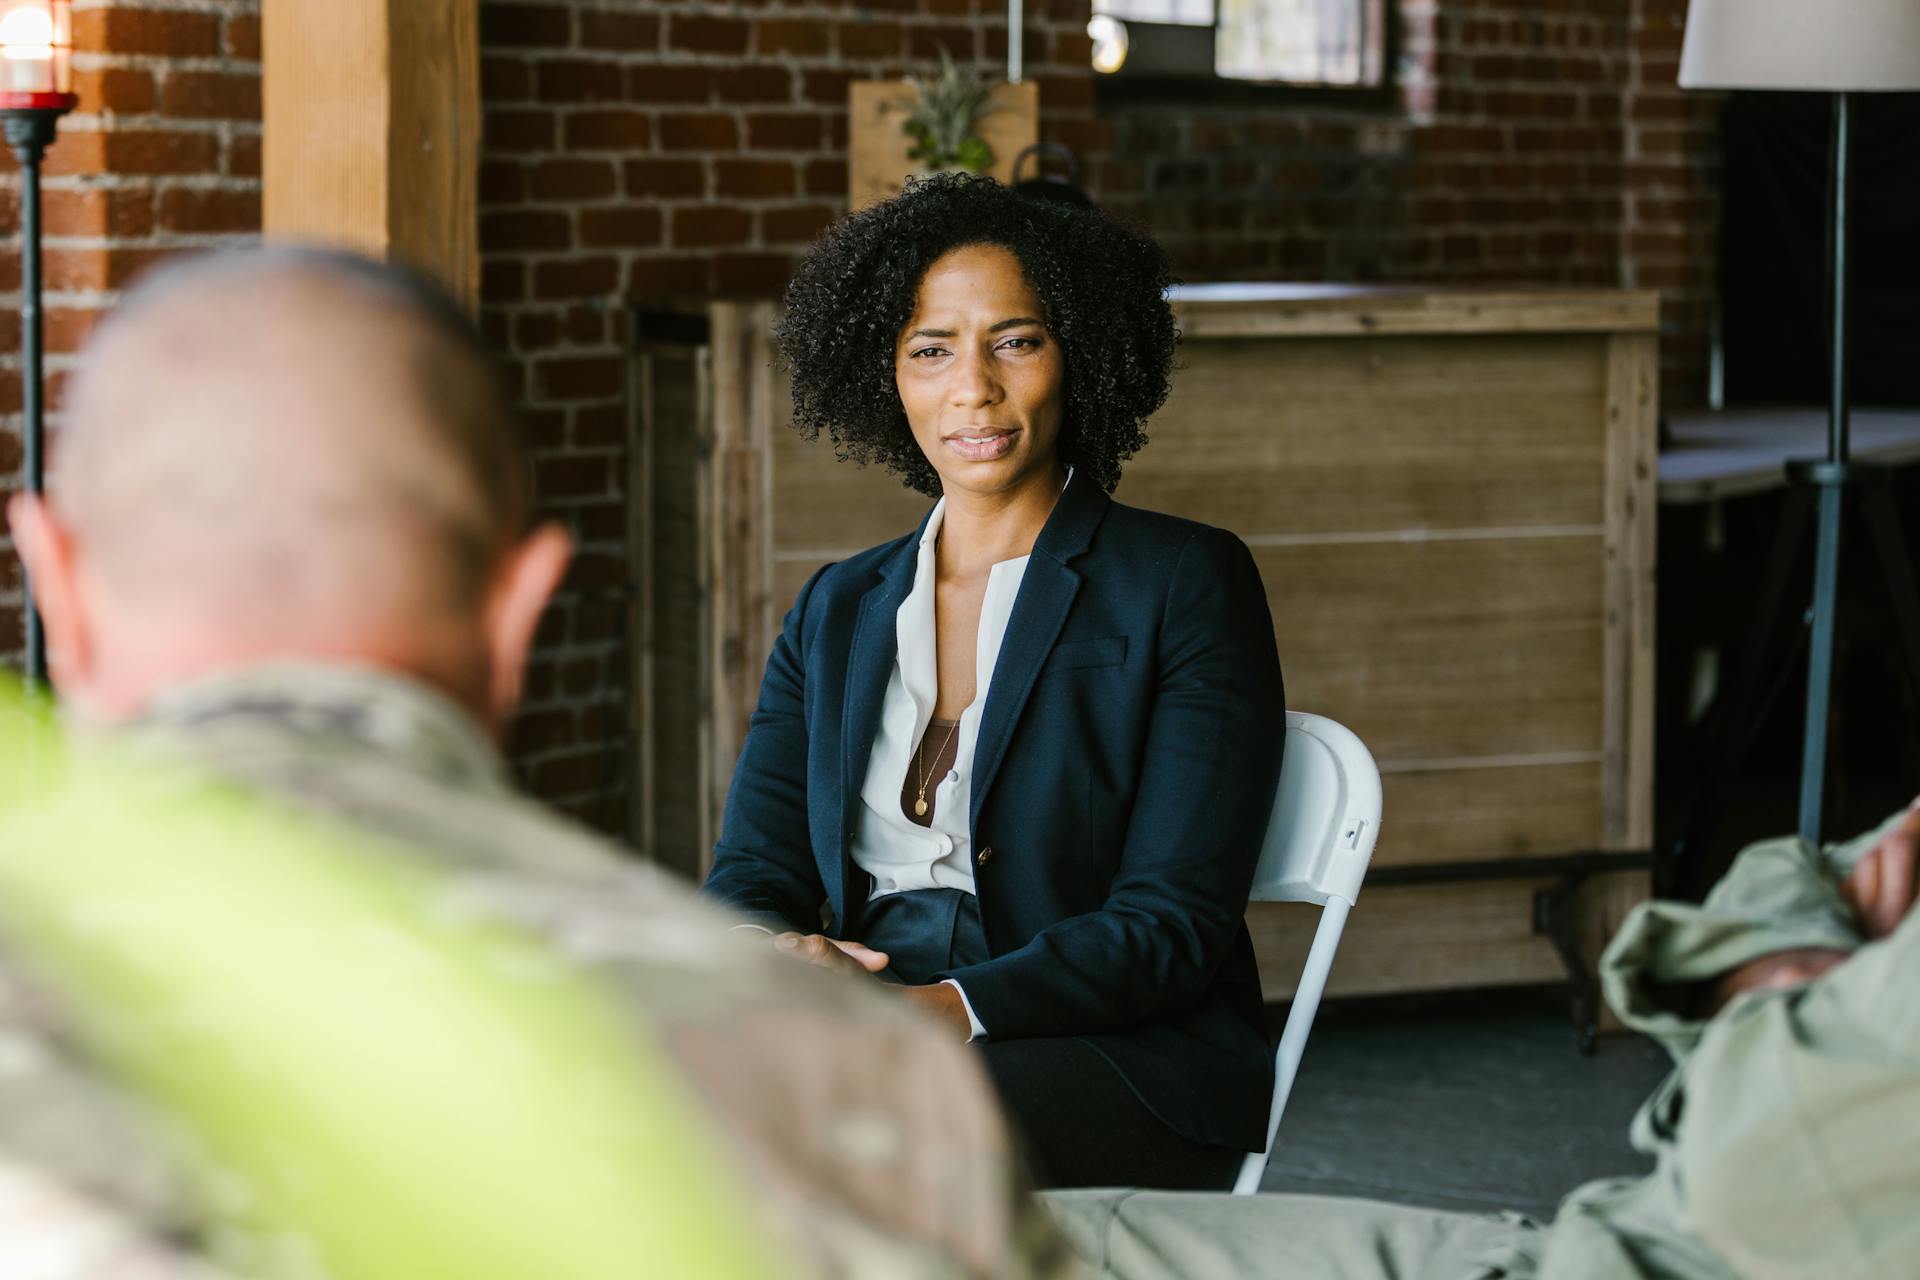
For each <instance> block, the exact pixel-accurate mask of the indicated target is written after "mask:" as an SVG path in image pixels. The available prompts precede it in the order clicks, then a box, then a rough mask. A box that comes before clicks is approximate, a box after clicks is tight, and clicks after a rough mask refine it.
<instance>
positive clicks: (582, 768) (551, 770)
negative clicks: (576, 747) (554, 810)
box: [528, 749, 608, 800]
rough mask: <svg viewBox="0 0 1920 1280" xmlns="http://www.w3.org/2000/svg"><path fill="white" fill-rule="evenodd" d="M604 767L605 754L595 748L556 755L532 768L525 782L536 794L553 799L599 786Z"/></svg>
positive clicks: (605, 769)
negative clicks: (531, 774) (530, 774)
mask: <svg viewBox="0 0 1920 1280" xmlns="http://www.w3.org/2000/svg"><path fill="white" fill-rule="evenodd" d="M607 767H608V762H607V758H606V755H605V753H604V752H602V751H600V750H598V749H594V750H591V751H579V752H575V753H573V754H571V755H564V756H556V757H555V758H553V759H551V760H546V761H542V762H541V763H540V764H538V765H536V766H535V767H534V770H533V776H532V778H531V779H530V781H529V784H528V785H529V786H530V787H531V788H532V790H533V793H534V794H535V795H537V796H540V797H542V798H545V799H547V800H552V799H554V798H556V797H559V796H564V795H568V794H570V793H573V792H578V791H589V790H592V789H593V788H595V787H598V786H599V785H600V784H601V783H602V782H603V781H604V780H605V778H606V773H607Z"/></svg>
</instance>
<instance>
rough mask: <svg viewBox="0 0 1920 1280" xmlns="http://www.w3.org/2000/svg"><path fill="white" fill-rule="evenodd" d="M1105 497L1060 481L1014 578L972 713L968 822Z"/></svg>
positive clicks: (1028, 689) (1067, 605)
mask: <svg viewBox="0 0 1920 1280" xmlns="http://www.w3.org/2000/svg"><path fill="white" fill-rule="evenodd" d="M1112 502H1113V500H1112V499H1111V498H1109V497H1107V495H1106V494H1105V493H1104V492H1102V491H1101V489H1100V486H1099V485H1097V484H1094V483H1093V482H1092V481H1090V480H1087V479H1086V478H1085V477H1081V478H1079V479H1078V480H1076V481H1074V482H1073V483H1070V484H1068V485H1067V488H1066V491H1065V492H1064V493H1062V494H1061V495H1060V501H1059V502H1058V503H1056V504H1055V505H1054V508H1053V514H1052V515H1051V516H1049V517H1048V518H1047V524H1046V527H1045V528H1044V529H1042V530H1041V531H1040V537H1039V539H1038V540H1037V541H1036V542H1035V543H1034V544H1033V558H1032V559H1031V560H1029V561H1028V562H1027V572H1026V576H1025V577H1023V578H1022V579H1021V580H1020V594H1019V596H1018V598H1016V599H1015V600H1014V602H1013V616H1012V617H1010V618H1009V619H1007V632H1006V635H1005V636H1004V637H1003V638H1002V639H1001V641H1000V656H999V658H998V659H997V660H996V661H995V662H994V664H993V683H992V685H991V686H990V687H989V688H988V690H987V706H986V710H985V711H984V712H982V713H981V716H980V736H979V738H978V739H976V740H975V742H974V747H973V797H972V802H971V804H970V805H969V806H968V814H967V817H968V821H969V824H971V823H973V822H977V821H978V820H979V818H980V805H981V802H982V801H984V800H985V799H986V796H987V792H988V791H989V790H990V789H991V788H992V786H993V779H994V775H995V774H997V773H998V772H999V771H1000V761H1001V759H1002V758H1003V757H1004V756H1005V755H1006V752H1007V742H1008V740H1009V739H1010V738H1012V736H1013V728H1014V726H1015V725H1016V724H1018V723H1019V721H1020V713H1021V712H1022V711H1023V710H1025V709H1026V705H1027V697H1028V695H1030V694H1031V693H1032V692H1033V682H1034V681H1035V680H1036V679H1038V678H1039V676H1040V668H1041V667H1043V666H1044V665H1046V661H1047V655H1048V654H1049V653H1051V652H1053V642H1054V641H1055V640H1056V639H1058V638H1059V635H1060V628H1061V627H1062V626H1064V625H1065V624H1066V621H1067V612H1068V610H1070V609H1071V608H1072V607H1073V599H1074V597H1075V596H1076V595H1078V594H1079V592H1080V575H1079V574H1078V573H1075V572H1074V571H1073V570H1072V569H1071V568H1069V567H1068V566H1067V562H1068V561H1069V560H1071V559H1073V558H1074V557H1075V556H1078V555H1079V554H1080V553H1082V552H1083V551H1085V550H1086V549H1087V547H1088V546H1089V545H1090V544H1091V543H1092V541H1093V531H1094V530H1095V529H1096V528H1098V527H1099V524H1100V520H1101V517H1103V516H1105V515H1106V513H1107V508H1108V507H1109V506H1111V505H1112Z"/></svg>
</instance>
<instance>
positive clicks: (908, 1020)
mask: <svg viewBox="0 0 1920 1280" xmlns="http://www.w3.org/2000/svg"><path fill="white" fill-rule="evenodd" d="M113 735H114V738H115V739H116V741H117V742H119V743H121V744H123V745H125V744H131V745H132V747H133V748H134V749H135V750H136V751H139V752H152V753H154V754H155V757H156V763H158V762H159V761H161V760H165V761H180V760H185V761H189V762H191V763H193V764H195V765H198V766H203V767H206V768H208V769H210V770H211V771H212V772H213V773H215V774H216V775H219V776H223V777H226V778H229V779H231V780H234V781H237V782H240V783H242V784H244V785H246V786H248V787H250V788H253V789H255V790H257V791H259V792H261V793H263V794H266V795H270V796H273V797H275V798H277V799H278V800H280V801H282V802H285V803H287V804H290V805H293V806H297V807H298V808H299V809H301V810H303V811H305V812H307V813H309V814H316V815H322V816H324V817H326V818H328V819H330V820H334V821H337V822H338V823H340V824H341V828H342V829H343V830H344V831H347V832H352V831H363V832H368V833H372V834H376V835H378V836H380V837H382V838H383V839H384V840H385V841H387V842H390V843H391V845H392V846H393V847H394V848H395V849H396V850H398V852H397V853H396V854H395V855H394V856H396V857H402V858H409V859H416V860H418V861H419V863H420V864H421V865H422V866H424V867H427V868H430V869H432V870H433V871H434V872H435V873H436V877H435V878H436V881H437V882H438V883H440V884H441V885H442V886H443V888H441V889H440V890H439V892H440V893H441V894H443V895H444V899H445V900H444V901H443V902H442V903H440V909H441V910H444V911H445V912H447V913H449V915H450V916H453V917H460V916H465V915H468V914H475V915H478V916H480V917H482V918H485V919H488V920H497V921H501V922H504V923H506V924H509V925H512V926H516V927H518V928H520V929H522V930H525V931H528V932H530V933H531V934H533V935H534V936H536V937H538V938H540V939H543V940H544V941H545V942H546V943H547V944H548V945H549V946H550V947H551V948H553V949H554V950H557V951H558V952H559V953H561V954H562V955H564V956H566V957H568V958H569V959H570V960H571V961H572V962H574V963H575V964H577V965H579V966H581V967H583V968H585V969H586V970H588V971H590V972H592V973H594V974H596V975H597V976H599V977H600V978H601V979H602V980H603V982H604V983H606V984H608V985H609V986H610V987H611V989H612V990H613V991H614V992H615V994H616V995H617V997H618V998H619V1000H620V1001H621V1003H622V1005H623V1006H624V1007H625V1008H627V1009H629V1010H630V1011H631V1013H632V1015H633V1016H634V1017H635V1018H636V1019H637V1020H638V1021H639V1022H641V1023H643V1024H644V1025H645V1027H646V1028H647V1030H648V1032H649V1034H650V1035H651V1037H652V1038H653V1040H654V1041H655V1042H656V1043H658V1044H659V1045H660V1046H661V1047H662V1048H664V1049H665V1050H666V1052H667V1054H668V1056H669V1058H670V1059H671V1060H672V1061H673V1062H674V1064H675V1065H676V1066H677V1067H678V1068H679V1070H680V1071H681V1073H683V1075H684V1077H685V1079H686V1080H687V1081H688V1082H689V1083H690V1084H691V1086H692V1089H693V1091H694V1093H695V1094H696V1095H697V1096H698V1097H699V1098H700V1099H701V1100H702V1102H704V1104H705V1106H706V1110H707V1112H708V1117H707V1118H708V1119H709V1121H710V1122H711V1125H712V1127H713V1128H714V1130H715V1131H716V1132H717V1133H719V1134H720V1135H722V1140H723V1142H724V1144H725V1147H726V1153H725V1154H726V1155H727V1157H729V1160H730V1162H731V1163H732V1164H733V1165H734V1166H735V1167H736V1168H737V1169H738V1170H739V1171H740V1172H741V1173H742V1174H743V1175H744V1177H745V1179H746V1181H747V1184H748V1185H749V1186H751V1188H752V1190H753V1196H752V1198H753V1201H754V1204H753V1205H751V1206H748V1207H749V1208H751V1209H752V1210H754V1211H756V1216H757V1217H758V1218H759V1219H760V1220H761V1221H762V1222H763V1223H764V1225H765V1227H766V1229H767V1232H768V1234H769V1235H770V1236H771V1238H772V1240H773V1243H774V1245H775V1247H776V1248H778V1249H779V1250H780V1251H781V1256H782V1259H783V1261H785V1262H788V1263H790V1264H791V1270H792V1272H793V1274H796V1275H806V1274H818V1275H835V1276H856V1277H858V1276H874V1277H883V1276H884V1277H894V1276H1015V1277H1018V1276H1049V1275H1071V1274H1077V1273H1078V1264H1077V1263H1076V1262H1075V1260H1074V1259H1073V1257H1072V1256H1071V1255H1070V1254H1069V1252H1068V1251H1067V1250H1066V1247H1065V1245H1064V1242H1063V1240H1062V1238H1061V1237H1060V1236H1059V1235H1058V1233H1057V1231H1056V1229H1055V1228H1054V1226H1053V1224H1052V1221H1051V1219H1050V1217H1049V1216H1048V1215H1047V1214H1046V1213H1045V1211H1044V1210H1043V1209H1041V1208H1040V1207H1039V1205H1038V1202H1037V1201H1035V1200H1033V1199H1032V1198H1031V1197H1029V1196H1028V1195H1026V1194H1025V1183H1024V1179H1023V1175H1022V1174H1021V1171H1020V1166H1019V1162H1018V1159H1017V1157H1016V1156H1015V1154H1014V1151H1013V1148H1012V1143H1011V1139H1010V1137H1009V1134H1008V1132H1007V1129H1006V1127H1005V1123H1004V1121H1003V1120H1002V1119H1001V1116H1000V1113H999V1110H998V1108H997V1105H996V1104H995V1101H994V1099H993V1096H992V1093H991V1090H990V1087H989V1085H988V1083H987V1081H986V1079H985V1076H984V1073H983V1071H982V1070H981V1068H980V1066H979V1064H978V1063H977V1061H976V1060H975V1058H974V1057H973V1055H972V1054H971V1053H970V1052H969V1051H967V1050H966V1049H965V1047H964V1046H962V1045H959V1044H957V1043H953V1042H951V1041H949V1040H948V1039H946V1038H945V1037H944V1035H942V1034H941V1033H940V1032H939V1031H938V1030H937V1029H935V1028H934V1027H932V1026H931V1025H930V1024H928V1023H926V1022H924V1021H923V1020H922V1019H921V1018H920V1017H919V1015H917V1014H916V1013H914V1012H913V1011H912V1010H911V1009H909V1008H908V1007H906V1006H905V1005H904V1003H902V1002H898V1001H897V1000H895V999H890V998H888V995H887V994H886V993H885V992H883V991H882V990H880V989H879V988H878V987H877V986H868V985H866V984H862V983H859V982H855V981H849V980H847V979H845V978H842V977H838V976H835V975H831V974H828V973H825V972H823V971H819V970H814V969H809V968H806V967H804V966H801V965H798V964H796V963H794V962H792V961H790V960H786V959H784V958H782V957H780V956H778V955H776V954H775V953H773V952H772V950H771V949H770V948H768V947H767V946H766V944H765V943H764V941H760V942H758V943H756V942H754V941H753V940H752V939H751V938H749V937H743V936H741V935H739V934H736V933H734V932H733V931H732V929H731V926H732V925H733V924H734V923H735V921H734V920H733V919H731V918H730V917H728V916H725V915H723V914H721V913H720V912H718V911H716V910H715V909H713V908H711V907H708V906H706V905H704V904H702V903H699V902H697V901H695V899H694V897H693V895H692V892H691V890H690V889H689V888H688V887H686V886H684V885H682V884H680V883H679V882H677V881H675V880H672V879H671V878H669V877H667V876H666V875H664V874H662V873H660V872H658V871H657V870H655V869H653V868H650V867H648V866H645V865H641V864H637V863H634V862H633V861H631V860H628V859H623V858H622V857H621V856H620V855H619V853H618V851H617V850H616V849H614V848H613V847H612V846H611V845H609V844H608V843H607V842H606V841H604V840H602V839H601V838H599V837H597V836H595V835H593V834H592V833H590V832H588V831H586V830H585V829H584V828H581V827H578V826H576V825H574V824H572V823H570V822H568V821H565V820H563V819H561V818H559V817H557V816H556V815H554V814H552V813H550V812H548V811H547V810H545V809H543V808H542V807H540V806H539V805H537V804H535V803H533V802H532V801H530V800H527V799H525V798H523V797H521V796H519V795H517V794H516V793H515V792H514V791H513V790H512V788H511V787H510V785H509V784H508V781H507V778H506V774H505V769H504V766H503V764H502V762H501V760H500V758H499V756H498V755H497V753H496V752H495V751H494V750H493V749H492V747H491V746H490V745H489V744H488V743H487V742H486V741H485V740H484V739H483V738H482V736H481V735H480V734H479V733H478V731H477V729H476V728H475V726H474V725H473V724H472V723H471V722H470V721H469V720H468V718H467V717H466V716H465V715H464V714H463V713H462V712H461V711H459V710H458V709H457V708H455V707H454V706H452V705H451V704H450V703H448V702H446V701H444V700H443V699H441V698H440V697H439V696H438V695H436V694H434V693H433V692H431V691H430V690H427V689H425V688H423V687H421V686H419V685H417V684H414V683H411V682H409V681H406V680H403V679H399V678H396V677H394V676H391V675H387V674H384V673H380V672H375V671H371V670H361V669H351V668H338V667H282V668H272V669H261V670H256V671H252V672H248V673H244V674H239V675H235V676H230V677H225V678H221V679H216V680H210V681H206V682H203V683H199V684H195V685H193V686H189V687H183V688H180V689H178V690H175V691H173V692H171V693H170V694H168V695H166V696H164V697H162V698H161V699H159V700H157V701H156V703H155V704H154V705H153V706H152V707H151V708H150V709H149V712H148V714H147V715H146V716H145V717H144V718H143V720H142V721H141V722H140V723H139V724H137V725H135V726H132V727H131V728H128V729H122V730H115V731H113ZM64 1016H65V1014H64V1011H63V1009H62V1008H61V1002H60V1001H59V999H58V998H57V996H55V995H54V994H52V993H50V992H48V991H46V990H43V989H41V988H39V987H37V986H36V985H35V983H34V982H33V981H32V980H30V979H28V978H26V977H24V976H23V975H22V974H21V973H20V972H19V970H18V967H17V966H14V965H9V964H6V963H5V961H4V956H0V1078H4V1079H5V1081H6V1087H5V1088H3V1089H0V1158H5V1159H9V1160H12V1161H15V1162H17V1166H18V1167H24V1168H29V1169H31V1171H32V1173H33V1176H35V1177H39V1178H45V1179H48V1180H50V1181H51V1183H52V1184H54V1185H57V1186H59V1187H62V1188H66V1189H69V1190H70V1191H71V1193H72V1194H73V1195H74V1196H75V1197H77V1199H76V1203H84V1204H85V1205H87V1206H88V1209H89V1211H90V1212H91V1211H94V1210H97V1209H99V1208H101V1207H104V1208H105V1209H108V1210H111V1211H112V1212H114V1213H117V1214H119V1215H121V1218H122V1229H123V1230H124V1231H127V1232H131V1231H133V1230H134V1229H136V1228H137V1229H138V1230H139V1231H142V1232H146V1233H149V1234H148V1238H149V1240H155V1239H157V1240H172V1241H179V1240H192V1239H193V1238H194V1234H195V1229H196V1224H197V1215H198V1209H197V1207H196V1204H195V1201H194V1197H193V1194H192V1192H191V1190H190V1183H189V1181H188V1179H187V1178H186V1177H185V1176H184V1175H183V1174H182V1172H181V1168H182V1160H181V1159H180V1158H179V1157H178V1155H177V1150H176V1148H174V1147H172V1146H170V1145H169V1144H168V1143H167V1142H165V1141H164V1139H163V1137H162V1135H163V1134H164V1131H165V1126H164V1124H161V1123H157V1122H156V1118H155V1117H146V1116H142V1115H140V1114H139V1113H138V1112H137V1111H136V1110H135V1109H134V1108H133V1106H132V1104H131V1103H130V1102H129V1101H128V1100H127V1099H126V1098H124V1097H123V1096H121V1095H120V1093H119V1091H118V1090H117V1089H116V1088H115V1087H113V1085H112V1084H111V1083H109V1082H107V1081H105V1080H104V1079H102V1078H101V1077H100V1076H99V1075H98V1073H97V1072H96V1071H94V1070H93V1069H92V1068H91V1067H89V1065H88V1064H87V1063H86V1062H85V1061H84V1059H83V1058H82V1057H81V1056H80V1055H79V1054H77V1053H76V1052H75V1051H74V1050H73V1048H72V1045H73V1041H74V1037H73V1035H72V1034H71V1028H69V1027H66V1026H65V1025H64V1023H63V1018H64ZM449 1158H453V1157H452V1156H451V1155H450V1157H449ZM528 1176H529V1177H538V1176H539V1172H538V1171H537V1170H534V1171H529V1175H528ZM129 1238H131V1236H129ZM9 1274H11V1273H9ZM22 1274H27V1273H25V1272H23V1273H22ZM34 1274H45V1275H47V1276H49V1277H52V1276H80V1275H100V1276H103V1277H117V1276H119V1275H121V1274H126V1275H137V1274H145V1273H142V1272H138V1271H135V1270H126V1271H124V1272H121V1271H113V1270H87V1269H85V1268H81V1269H77V1270H71V1271H60V1270H57V1269H56V1270H49V1271H45V1272H44V1273H34ZM163 1274H164V1273H163Z"/></svg>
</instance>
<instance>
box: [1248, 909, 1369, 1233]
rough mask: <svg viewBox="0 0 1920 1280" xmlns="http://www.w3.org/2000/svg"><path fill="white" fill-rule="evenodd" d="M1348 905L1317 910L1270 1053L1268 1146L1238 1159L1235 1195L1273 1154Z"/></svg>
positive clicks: (1251, 1187) (1255, 1180)
mask: <svg viewBox="0 0 1920 1280" xmlns="http://www.w3.org/2000/svg"><path fill="white" fill-rule="evenodd" d="M1351 909H1352V908H1351V906H1350V905H1349V904H1348V903H1346V902H1344V901H1342V900H1341V899H1339V898H1329V899H1328V900H1327V905H1326V906H1325V907H1324V908H1322V909H1321V912H1320V925H1319V927H1318V928H1317V929H1315V930H1314V934H1313V947H1312V949H1311V950H1309V951H1308V952H1307V963H1306V965H1305V966H1304V967H1303V968H1302V969H1301V970H1300V983H1299V985H1298V986H1297V987H1296V988H1295V989H1294V993H1293V1004H1292V1006H1291V1007H1290V1008H1289V1009H1288V1010H1287V1025H1286V1027H1285V1028H1284V1029H1283V1030H1282V1031H1281V1032H1280V1048H1279V1050H1278V1051H1277V1052H1275V1054H1274V1059H1273V1105H1272V1106H1271V1107H1270V1108H1268V1111H1267V1145H1266V1148H1265V1149H1264V1150H1262V1151H1256V1152H1253V1153H1251V1154H1249V1155H1248V1156H1247V1158H1246V1159H1245V1160H1243V1161H1241V1162H1240V1175H1239V1176H1238V1177H1237V1178H1235V1179H1234V1182H1233V1194H1235V1195H1237V1196H1247V1195H1252V1194H1253V1193H1254V1192H1256V1191H1258V1190H1259V1189H1260V1180H1261V1178H1263V1177H1264V1176H1265V1175H1266V1172H1267V1161H1268V1160H1270V1159H1271V1158H1272V1156H1273V1143H1274V1138H1275V1137H1276V1136H1277V1135H1278V1134H1279V1132H1280V1116H1281V1113H1282V1112H1284V1111H1285V1110H1286V1109H1287V1097H1288V1095H1290V1094H1291V1093H1292V1092H1293V1079H1294V1077H1295V1076H1296V1075H1297V1074H1299V1071H1300V1059H1301V1058H1302V1057H1304V1056H1306V1052H1307V1036H1308V1034H1309V1033H1311V1032H1312V1030H1313V1018H1314V1015H1315V1014H1316V1013H1318V1012H1319V1010H1320V997H1321V995H1322V993H1324V992H1325V991H1326V989H1327V974H1328V973H1330V972H1331V971H1332V969H1333V957H1334V954H1335V953H1336V952H1337V951H1339V949H1340V934H1341V932H1342V931H1343V930H1345V928H1346V927H1347V912H1348V911H1350V910H1351Z"/></svg>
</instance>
